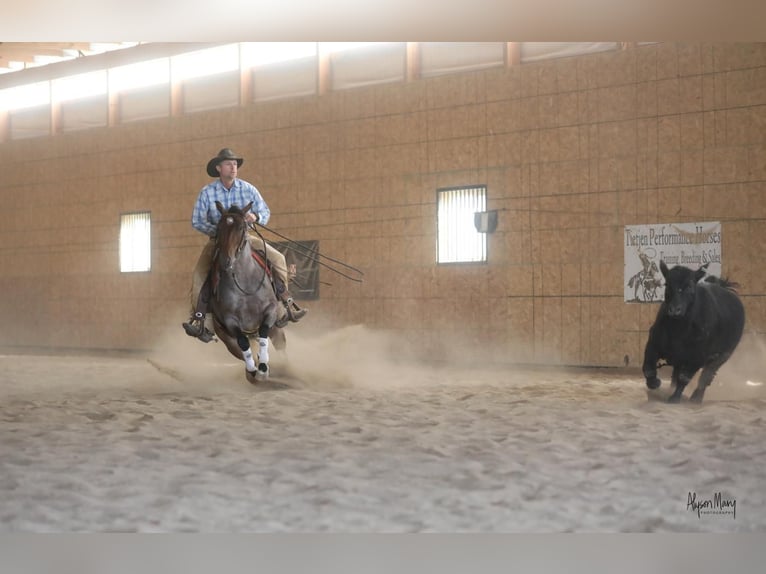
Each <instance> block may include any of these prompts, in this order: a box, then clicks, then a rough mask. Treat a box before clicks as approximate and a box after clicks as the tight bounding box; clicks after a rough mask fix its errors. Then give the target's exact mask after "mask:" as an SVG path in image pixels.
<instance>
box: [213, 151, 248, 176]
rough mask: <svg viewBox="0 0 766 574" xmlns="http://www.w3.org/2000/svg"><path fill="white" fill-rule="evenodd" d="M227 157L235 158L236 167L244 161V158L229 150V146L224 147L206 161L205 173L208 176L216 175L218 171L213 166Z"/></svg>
mask: <svg viewBox="0 0 766 574" xmlns="http://www.w3.org/2000/svg"><path fill="white" fill-rule="evenodd" d="M227 159H235V160H237V167H238V168H239V167H242V164H243V163H244V161H245V160H244V159H242V158H241V157H239V156H237V154H235V153H234V152H233V151H231V150H230V149H229V148H227V147H225V148H223V149H222V150H221V151H219V152H218V155H217V156H215V157H214V158H213V159H211V160H210V161H209V162H207V174H208V175H209V176H210V177H218V171H217V170H216V169H215V167H216V166H217V165H218V164H219V163H221V162H222V161H224V160H227Z"/></svg>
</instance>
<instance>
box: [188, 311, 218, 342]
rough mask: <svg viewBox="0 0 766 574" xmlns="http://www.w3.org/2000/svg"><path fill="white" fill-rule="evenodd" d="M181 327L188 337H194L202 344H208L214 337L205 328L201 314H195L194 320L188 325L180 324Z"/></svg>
mask: <svg viewBox="0 0 766 574" xmlns="http://www.w3.org/2000/svg"><path fill="white" fill-rule="evenodd" d="M181 326H182V327H183V328H184V331H186V334H187V335H189V336H190V337H196V338H197V339H199V340H200V341H202V342H203V343H209V342H210V341H212V340H213V339H214V338H215V335H214V334H213V333H212V332H211V331H210V329H208V328H207V327H205V318H204V315H202V314H201V313H195V314H194V318H193V319H192V320H191V321H189V322H188V323H181Z"/></svg>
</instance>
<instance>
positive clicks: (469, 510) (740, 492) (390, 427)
mask: <svg viewBox="0 0 766 574" xmlns="http://www.w3.org/2000/svg"><path fill="white" fill-rule="evenodd" d="M386 344H387V342H386V341H385V340H384V339H383V338H382V337H381V336H380V335H376V334H374V333H371V332H369V331H367V330H365V329H364V328H362V327H349V328H346V329H341V330H339V331H336V332H334V333H331V334H329V335H327V336H325V337H324V338H323V339H321V340H317V339H311V340H309V339H301V337H300V335H298V334H291V339H290V347H289V354H288V356H287V357H284V356H279V355H276V354H275V355H274V356H273V357H272V363H273V378H272V380H271V381H270V382H268V383H265V384H263V385H260V386H251V385H249V384H248V383H246V382H245V381H244V377H243V370H242V369H243V367H242V364H241V363H237V362H235V361H234V360H233V359H232V358H231V357H229V356H228V354H227V353H226V352H225V350H224V349H223V346H222V345H221V344H220V343H219V344H218V346H217V347H215V346H214V345H207V346H203V345H201V344H200V343H198V342H196V341H192V340H189V339H187V338H185V337H183V336H181V337H178V338H177V339H176V340H175V342H174V343H173V344H172V345H170V346H166V347H165V348H164V349H162V350H161V351H158V352H157V353H155V354H152V356H146V357H129V358H126V357H107V356H53V355H48V356H40V355H38V356H31V355H14V354H5V355H2V356H0V469H1V470H0V531H4V532H14V531H22V532H80V531H87V532H105V531H120V532H187V531H194V532H264V531H266V532H325V531H329V532H569V531H577V532H621V531H629V532H666V531H681V532H699V531H705V532H730V531H740V532H742V531H764V530H766V490H764V488H763V485H764V484H766V464H764V463H763V460H764V458H766V457H765V455H766V440H765V439H766V389H764V386H752V385H748V384H746V380H747V379H748V378H752V381H751V382H758V381H755V379H754V378H753V376H752V375H751V374H750V373H751V372H753V371H757V372H760V373H761V375H762V378H763V373H764V372H766V371H764V369H763V368H762V365H761V364H760V363H758V364H757V365H756V364H755V363H754V362H753V359H752V357H753V356H755V357H758V359H757V360H758V361H760V360H762V359H763V357H762V356H761V355H759V352H760V351H758V350H756V351H754V352H755V355H749V356H748V361H746V362H743V361H740V362H739V363H737V362H736V361H735V358H736V356H735V358H733V359H732V364H731V366H728V365H727V366H725V367H724V369H723V370H722V371H721V373H720V374H719V377H718V379H717V380H716V382H715V383H714V385H713V386H712V387H711V388H710V389H709V391H708V395H707V396H706V400H705V403H704V404H703V405H701V406H696V405H691V404H689V403H683V404H681V405H666V404H664V403H662V402H660V401H656V400H648V395H647V391H646V389H645V387H644V384H643V379H642V378H641V377H640V374H639V373H638V372H637V371H618V370H609V369H600V370H583V369H570V370H566V369H561V368H559V369H552V368H550V369H549V368H514V367H508V366H505V367H503V366H494V367H485V368H474V369H466V368H457V367H454V366H448V365H441V366H437V367H434V366H425V365H422V364H418V363H415V362H404V363H402V364H396V363H392V362H391V361H390V360H387V359H386V358H385V357H386V356H387V353H384V352H381V347H382V346H385V345H386ZM759 348H760V347H759ZM744 353H746V351H743V355H744ZM745 367H746V368H745ZM755 367H757V368H755ZM745 370H748V373H745ZM661 375H662V376H663V387H662V389H664V390H665V392H667V386H668V385H667V382H668V379H669V372H668V371H667V369H663V370H662V372H661ZM686 395H687V396H688V395H689V390H687V392H686ZM719 502H720V504H719ZM734 505H736V506H734ZM734 509H736V515H734V514H733V510H734Z"/></svg>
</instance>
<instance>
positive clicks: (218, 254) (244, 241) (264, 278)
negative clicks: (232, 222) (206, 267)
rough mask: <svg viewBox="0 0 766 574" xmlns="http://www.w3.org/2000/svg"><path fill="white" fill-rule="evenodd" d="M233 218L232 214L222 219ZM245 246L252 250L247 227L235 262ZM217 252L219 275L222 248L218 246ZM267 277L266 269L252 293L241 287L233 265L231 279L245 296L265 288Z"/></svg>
mask: <svg viewBox="0 0 766 574" xmlns="http://www.w3.org/2000/svg"><path fill="white" fill-rule="evenodd" d="M231 216H232V214H227V215H226V216H223V217H221V220H223V219H224V217H231ZM259 236H260V234H259ZM261 239H263V238H261ZM245 246H247V247H248V249H250V242H249V240H248V238H247V226H245V228H244V229H243V230H242V238H241V239H240V240H239V245H238V246H237V249H236V250H235V251H234V259H233V261H234V262H236V260H237V259H239V256H240V254H241V253H242V250H243V249H244V247H245ZM216 251H217V253H216V256H215V258H216V267H218V270H219V273H220V270H221V265H220V264H219V262H218V257H219V256H220V254H221V248H220V246H218V245H216ZM266 275H268V272H267V270H266V269H264V272H263V276H262V277H261V282H260V283H258V286H257V287H256V288H255V291H253V292H250V291H248V290H247V289H245V288H244V287H242V285H240V283H239V280H238V279H237V274H236V273H235V272H234V263H232V264H231V278H232V280H233V281H234V285H235V286H236V287H237V289H239V290H240V291H241V292H242V293H243V294H244V295H248V296H249V295H255V293H256V292H257V291H258V290H259V289H260V288H261V287H263V284H264V282H265V281H266Z"/></svg>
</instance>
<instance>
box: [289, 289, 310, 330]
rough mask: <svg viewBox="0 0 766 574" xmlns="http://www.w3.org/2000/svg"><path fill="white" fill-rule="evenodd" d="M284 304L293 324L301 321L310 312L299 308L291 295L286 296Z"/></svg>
mask: <svg viewBox="0 0 766 574" xmlns="http://www.w3.org/2000/svg"><path fill="white" fill-rule="evenodd" d="M282 303H283V304H284V306H285V310H286V311H287V318H288V319H289V320H290V321H292V322H293V323H297V322H298V321H300V320H301V319H302V318H303V316H304V315H305V314H306V313H308V312H309V310H308V309H301V308H300V307H298V304H297V303H296V302H295V300H293V298H292V297H291V296H290V294H289V293H285V294H284V299H282Z"/></svg>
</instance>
